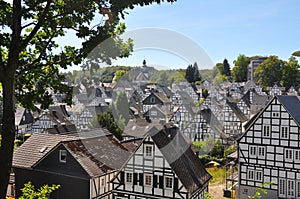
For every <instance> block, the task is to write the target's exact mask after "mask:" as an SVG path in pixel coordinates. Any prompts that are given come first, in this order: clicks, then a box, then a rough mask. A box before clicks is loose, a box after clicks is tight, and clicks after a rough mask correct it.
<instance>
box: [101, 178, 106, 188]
mask: <svg viewBox="0 0 300 199" xmlns="http://www.w3.org/2000/svg"><path fill="white" fill-rule="evenodd" d="M104 184H105V178H102V179H101V186H104Z"/></svg>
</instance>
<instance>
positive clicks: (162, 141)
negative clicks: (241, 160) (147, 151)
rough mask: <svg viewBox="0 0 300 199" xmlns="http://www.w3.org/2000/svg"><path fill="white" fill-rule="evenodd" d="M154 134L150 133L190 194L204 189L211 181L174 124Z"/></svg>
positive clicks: (186, 140)
mask: <svg viewBox="0 0 300 199" xmlns="http://www.w3.org/2000/svg"><path fill="white" fill-rule="evenodd" d="M152 132H154V133H151V132H150V133H149V135H150V136H151V137H152V139H153V141H154V143H155V144H156V145H157V147H158V148H159V149H160V151H161V152H162V154H163V155H164V157H165V158H166V160H167V161H168V163H169V164H170V166H171V168H172V170H173V171H174V173H175V174H176V175H177V176H178V178H179V179H180V181H181V182H182V184H183V185H184V187H185V188H186V189H187V191H188V192H189V194H191V195H192V194H193V193H195V192H197V191H198V190H199V189H201V188H202V186H203V185H205V183H207V182H208V181H209V180H210V179H211V175H210V174H209V173H208V172H207V171H206V170H205V168H204V166H203V165H202V163H201V161H200V159H199V158H198V157H197V155H195V154H194V152H193V151H192V149H191V144H190V143H189V141H188V139H187V138H186V137H185V136H184V135H183V134H182V132H180V131H179V130H178V128H177V127H175V126H173V125H172V124H170V123H169V124H167V125H165V128H164V129H162V130H160V131H159V132H156V131H155V130H154V131H152Z"/></svg>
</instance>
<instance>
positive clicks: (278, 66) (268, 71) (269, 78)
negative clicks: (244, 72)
mask: <svg viewBox="0 0 300 199" xmlns="http://www.w3.org/2000/svg"><path fill="white" fill-rule="evenodd" d="M284 65H285V62H284V61H283V60H280V59H278V57H277V56H269V57H268V58H267V59H266V60H265V61H263V62H262V63H261V64H259V65H258V67H257V69H256V70H255V72H254V75H255V76H257V77H258V83H259V84H260V85H262V86H263V87H268V86H274V83H280V81H281V78H282V69H283V68H284Z"/></svg>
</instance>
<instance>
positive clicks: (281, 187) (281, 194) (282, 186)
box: [278, 179, 286, 197]
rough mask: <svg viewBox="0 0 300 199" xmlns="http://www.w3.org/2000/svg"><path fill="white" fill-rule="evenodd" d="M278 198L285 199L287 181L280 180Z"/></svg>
mask: <svg viewBox="0 0 300 199" xmlns="http://www.w3.org/2000/svg"><path fill="white" fill-rule="evenodd" d="M278 186H279V188H278V192H279V193H278V196H279V197H285V193H286V192H285V179H279V184H278Z"/></svg>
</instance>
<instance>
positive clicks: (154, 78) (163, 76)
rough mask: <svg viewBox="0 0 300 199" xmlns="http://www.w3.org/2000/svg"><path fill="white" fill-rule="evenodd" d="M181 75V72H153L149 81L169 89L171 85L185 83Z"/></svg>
mask: <svg viewBox="0 0 300 199" xmlns="http://www.w3.org/2000/svg"><path fill="white" fill-rule="evenodd" d="M182 73H183V72H182V70H159V71H158V70H155V71H154V72H152V73H151V75H150V81H151V82H153V83H157V84H162V85H165V86H170V87H171V86H172V84H173V83H177V82H183V81H185V78H184V75H182Z"/></svg>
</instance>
